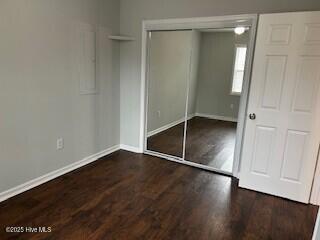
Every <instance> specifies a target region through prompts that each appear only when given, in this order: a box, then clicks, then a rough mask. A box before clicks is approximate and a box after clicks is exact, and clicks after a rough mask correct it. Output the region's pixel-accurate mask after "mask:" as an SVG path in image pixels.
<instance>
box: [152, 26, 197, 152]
mask: <svg viewBox="0 0 320 240" xmlns="http://www.w3.org/2000/svg"><path fill="white" fill-rule="evenodd" d="M191 43H192V31H152V32H149V39H148V70H147V88H148V92H147V116H146V118H147V119H146V120H147V121H146V150H149V151H152V152H157V153H162V154H167V155H171V156H175V157H179V158H183V156H184V154H183V153H184V147H183V146H184V132H185V115H186V102H187V89H188V79H189V72H190V70H189V67H190V59H191Z"/></svg>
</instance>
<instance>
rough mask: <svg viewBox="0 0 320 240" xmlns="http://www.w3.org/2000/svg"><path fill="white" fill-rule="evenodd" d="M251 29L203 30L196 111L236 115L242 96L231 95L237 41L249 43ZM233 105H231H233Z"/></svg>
mask: <svg viewBox="0 0 320 240" xmlns="http://www.w3.org/2000/svg"><path fill="white" fill-rule="evenodd" d="M248 41H249V34H248V32H246V33H244V34H242V35H236V34H234V32H202V33H201V42H200V60H199V72H198V77H197V79H198V81H197V82H198V85H197V101H196V112H197V113H200V114H205V115H214V116H221V117H228V118H232V119H237V117H238V112H239V103H240V96H235V95H231V94H230V92H231V85H232V75H233V64H234V57H235V44H239V43H241V44H248ZM231 105H232V107H231Z"/></svg>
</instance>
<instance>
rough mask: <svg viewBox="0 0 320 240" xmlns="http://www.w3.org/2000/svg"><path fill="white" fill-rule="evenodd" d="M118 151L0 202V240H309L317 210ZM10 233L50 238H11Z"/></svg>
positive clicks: (233, 182)
mask: <svg viewBox="0 0 320 240" xmlns="http://www.w3.org/2000/svg"><path fill="white" fill-rule="evenodd" d="M237 185H238V182H237V180H235V179H233V178H231V177H226V176H222V175H218V174H214V173H210V172H207V171H203V170H199V169H196V168H192V167H188V166H184V165H181V164H176V163H173V162H169V161H165V160H163V159H159V158H156V157H151V156H147V155H143V154H134V153H129V152H126V151H118V152H115V153H113V154H111V155H109V156H107V157H104V158H102V159H100V160H98V161H96V162H94V163H92V164H90V165H88V166H85V167H83V168H81V169H78V170H75V171H73V172H71V173H69V174H66V175H64V176H62V177H59V178H57V179H55V180H52V181H50V182H48V183H46V184H43V185H41V186H39V187H37V188H34V189H32V190H30V191H28V192H25V193H23V194H20V195H18V196H16V197H14V198H12V199H9V200H7V201H5V202H2V203H0V227H1V231H0V239H1V240H2V239H68V240H69V239H117V240H118V239H139V240H141V239H148V240H149V239H161V240H162V239H168V240H169V239H170V240H173V239H174V240H176V239H183V240H187V239H195V240H201V239H211V240H212V239H233V240H234V239H236V240H237V239H279V240H286V239H290V240H294V239H297V240H303V239H311V236H312V231H313V226H314V223H315V219H316V214H317V207H315V206H311V205H304V204H300V203H296V202H292V201H288V200H284V199H281V198H277V197H273V196H268V195H265V194H261V193H257V192H254V191H249V190H244V189H240V188H238V187H237ZM8 226H23V227H26V226H28V227H39V226H43V227H51V228H52V232H50V233H20V234H13V233H6V232H5V228H6V227H8Z"/></svg>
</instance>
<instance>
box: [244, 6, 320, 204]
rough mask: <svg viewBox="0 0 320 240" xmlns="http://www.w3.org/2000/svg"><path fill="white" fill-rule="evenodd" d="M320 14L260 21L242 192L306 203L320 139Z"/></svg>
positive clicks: (274, 16) (273, 16) (271, 16)
mask: <svg viewBox="0 0 320 240" xmlns="http://www.w3.org/2000/svg"><path fill="white" fill-rule="evenodd" d="M319 83H320V12H302V13H281V14H264V15H261V16H260V20H259V26H258V33H257V41H256V49H255V57H254V63H253V72H252V80H251V87H250V95H249V103H248V114H249V113H255V114H256V116H257V117H256V119H255V120H249V119H248V120H247V122H246V132H245V137H244V144H243V150H242V165H241V172H240V182H239V185H240V187H244V188H248V189H253V190H257V191H261V192H265V193H269V194H273V195H277V196H281V197H285V198H289V199H292V200H296V201H301V202H305V203H307V202H308V201H309V195H310V189H311V185H312V179H313V174H314V168H315V164H316V156H317V151H318V146H319V139H320V136H319V134H320V123H319V122H320V118H319V112H320V104H319V103H320V96H319V95H320V94H319Z"/></svg>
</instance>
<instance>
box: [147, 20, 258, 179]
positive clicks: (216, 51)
mask: <svg viewBox="0 0 320 240" xmlns="http://www.w3.org/2000/svg"><path fill="white" fill-rule="evenodd" d="M255 26H256V15H245V16H227V17H214V18H206V19H192V20H191V19H189V20H188V19H181V20H172V21H171V20H166V21H161V20H160V21H157V20H153V21H146V22H144V41H143V42H144V43H143V45H144V51H143V55H144V58H143V59H144V61H143V65H142V69H143V72H144V73H145V75H144V76H143V82H144V84H143V86H144V92H145V95H144V99H143V105H144V108H143V109H144V118H143V119H144V121H143V124H142V126H143V143H144V153H146V154H151V155H155V156H158V157H162V158H164V159H167V160H171V161H176V162H179V163H182V164H186V165H191V166H194V167H199V168H202V169H206V170H210V171H215V172H219V173H223V174H227V175H233V176H238V170H239V161H240V158H239V156H240V151H241V142H242V134H243V126H244V121H245V116H246V113H245V111H246V103H247V96H248V88H249V79H250V73H251V58H252V53H253V45H254V39H255Z"/></svg>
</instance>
